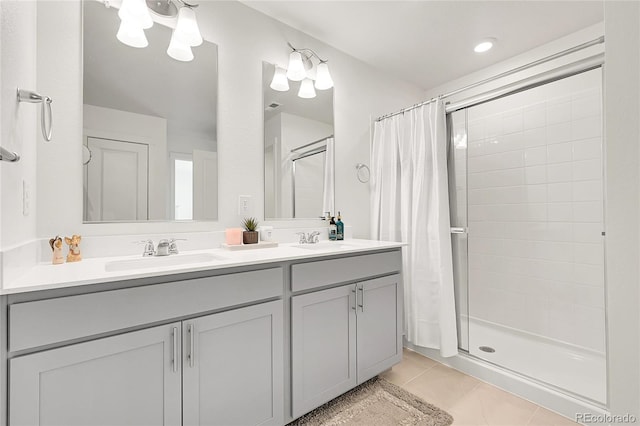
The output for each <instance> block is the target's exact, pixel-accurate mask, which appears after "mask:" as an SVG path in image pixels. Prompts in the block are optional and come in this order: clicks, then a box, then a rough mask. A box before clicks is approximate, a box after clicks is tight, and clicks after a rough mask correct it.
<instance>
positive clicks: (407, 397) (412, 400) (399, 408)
mask: <svg viewBox="0 0 640 426" xmlns="http://www.w3.org/2000/svg"><path fill="white" fill-rule="evenodd" d="M451 423H453V417H451V415H450V414H449V413H447V412H446V411H444V410H441V409H439V408H438V407H435V406H433V405H431V404H429V403H428V402H425V401H423V400H422V399H420V398H418V397H417V396H415V395H413V394H411V393H409V392H407V391H406V390H404V389H402V388H400V387H398V386H396V385H394V384H393V383H389V382H388V381H386V380H384V379H382V378H379V377H374V378H373V379H371V380H369V381H367V382H364V383H363V384H361V385H360V386H358V387H356V388H354V389H352V390H350V391H349V392H347V393H345V394H344V395H341V396H339V397H337V398H336V399H333V400H331V401H329V402H327V403H326V404H324V405H322V406H320V407H318V408H316V409H315V410H313V411H311V412H310V413H307V414H305V415H304V416H302V417H300V418H299V419H297V420H294V421H293V422H291V423H289V425H288V426H338V425H342V426H449V425H450V424H451Z"/></svg>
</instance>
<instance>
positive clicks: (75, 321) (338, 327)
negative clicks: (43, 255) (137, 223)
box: [2, 240, 403, 426]
mask: <svg viewBox="0 0 640 426" xmlns="http://www.w3.org/2000/svg"><path fill="white" fill-rule="evenodd" d="M345 243H347V242H345ZM400 247H401V244H397V243H384V242H377V241H364V240H353V242H351V241H350V242H349V243H348V244H335V245H332V244H329V243H325V244H324V245H321V246H320V245H319V246H317V247H302V246H297V245H284V246H280V247H277V248H271V249H261V250H254V251H252V252H251V253H249V252H233V253H231V252H222V251H221V250H212V251H211V253H210V255H211V256H209V257H204V256H202V254H200V256H201V258H198V259H197V260H203V261H201V262H199V263H189V264H187V265H181V264H180V263H179V262H176V261H175V260H174V261H173V263H174V264H172V265H169V266H166V267H165V266H162V265H161V263H160V261H158V262H156V263H155V264H153V265H154V266H153V269H147V270H145V269H144V268H138V269H133V268H129V269H126V268H125V270H118V269H119V268H115V269H116V270H112V269H110V268H108V267H107V265H113V264H114V263H113V262H116V261H119V262H122V261H127V260H134V259H123V260H117V259H116V260H114V259H106V260H105V259H88V260H86V261H83V262H85V264H84V265H83V266H80V265H61V266H59V267H58V268H59V269H52V268H54V267H52V266H50V265H41V266H38V267H37V268H41V270H40V271H34V272H33V273H32V275H31V276H27V277H25V278H24V279H23V281H22V282H21V283H16V285H15V286H14V287H13V288H4V289H3V295H2V317H3V319H4V320H6V321H2V324H3V326H2V339H3V345H2V347H3V348H7V351H6V352H3V353H2V362H3V364H4V367H5V369H4V371H5V372H6V374H3V383H2V386H3V389H4V390H6V393H5V395H6V398H3V404H6V407H5V408H6V410H3V411H4V412H7V413H8V414H7V417H8V420H7V422H8V424H9V425H36V424H64V425H83V426H87V425H92V424H110V425H140V424H157V425H159V424H167V425H181V424H184V425H215V424H219V425H258V424H260V425H283V424H286V423H287V422H289V421H291V420H292V419H294V418H297V417H299V416H301V415H303V414H305V413H307V412H309V411H311V410H313V409H314V408H316V407H318V406H320V405H322V404H323V403H325V402H327V401H329V400H330V399H332V398H334V397H336V396H338V395H340V394H342V393H344V392H346V391H348V390H349V389H351V388H353V387H355V386H356V385H357V384H359V383H362V382H363V381H366V380H368V379H369V378H371V377H373V376H375V375H377V374H379V373H380V372H382V371H384V370H386V369H388V368H390V367H391V366H392V365H394V364H396V363H398V362H399V361H400V359H401V355H402V342H401V329H402V327H401V324H402V300H403V296H402V279H401V270H402V256H401V248H400ZM194 255H197V254H193V253H190V254H184V255H183V254H181V255H178V256H185V257H184V258H185V259H187V257H186V256H194ZM189 259H191V258H189ZM100 264H101V265H102V267H103V269H102V271H101V272H100V273H96V274H95V276H94V275H91V274H89V273H86V274H82V277H83V278H82V279H78V277H79V276H80V275H79V274H78V271H80V270H81V269H82V268H85V269H87V268H92V267H93V268H97V267H98V265H100ZM135 265H137V264H135ZM143 265H144V264H143ZM158 265H160V266H158ZM63 268H67V269H68V271H64V270H63ZM47 270H48V271H50V272H52V274H49V276H48V278H47V280H48V282H46V283H43V282H42V281H41V282H37V281H38V280H37V279H36V277H37V275H38V274H41V275H43V276H44V275H46V271H47ZM105 270H110V272H104V271H105ZM65 273H67V275H68V277H67V278H68V281H66V282H63V281H62V279H63V278H64V275H65ZM56 274H58V275H56ZM52 275H56V276H55V277H52ZM73 277H75V278H76V280H75V281H74V280H73ZM47 280H45V281H47ZM29 282H31V283H32V285H28V283H29Z"/></svg>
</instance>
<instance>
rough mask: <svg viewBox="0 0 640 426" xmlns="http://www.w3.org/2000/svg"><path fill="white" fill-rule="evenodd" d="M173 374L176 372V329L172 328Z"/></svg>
mask: <svg viewBox="0 0 640 426" xmlns="http://www.w3.org/2000/svg"><path fill="white" fill-rule="evenodd" d="M172 349H173V359H172V364H173V372H174V373H176V372H177V371H178V327H173V348H172Z"/></svg>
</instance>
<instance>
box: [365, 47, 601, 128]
mask: <svg viewBox="0 0 640 426" xmlns="http://www.w3.org/2000/svg"><path fill="white" fill-rule="evenodd" d="M602 43H604V36H600V37H598V38H596V39H593V40H591V41H588V42H586V43H582V44H579V45H577V46H574V47H571V48H569V49H566V50H563V51H561V52H558V53H554V54H553V55H549V56H546V57H544V58H542V59H538V60H537V61H533V62H529V63H528V64H525V65H521V66H519V67H516V68H513V69H510V70H508V71H505V72H503V73H500V74H498V75H494V76H492V77H489V78H485V79H484V80H481V81H478V82H475V83H472V84H469V85H467V86H464V87H461V88H459V89H456V90H453V91H451V92H448V93H445V94H444V95H440V96H437V97H435V98H431V99H429V100H426V101H423V102H420V103H417V104H415V105H412V106H410V107H407V108H403V109H401V110H400V111H396V112H392V113H390V114H386V115H382V116H380V117H378V118H376V119H375V120H374V121H382V120H386V119H387V118H390V117H393V116H396V115H399V114H404V113H405V112H406V111H411V110H412V109H415V108H419V107H421V106H423V105H427V104H430V103H431V102H434V101H436V100H437V99H443V98H448V97H450V96H453V95H457V94H458V93H460V92H464V91H465V90H469V89H473V88H475V87H478V86H481V85H483V84H486V83H490V82H492V81H495V80H498V79H500V78H504V77H508V76H510V75H512V74H515V73H518V72H520V71H524V70H527V69H529V68H533V67H535V66H538V65H541V64H544V63H546V62H549V61H553V60H554V59H558V58H561V57H563V56H566V55H569V54H571V53H575V52H578V51H580V50H583V49H586V48H588V47H591V46H595V45H597V44H602Z"/></svg>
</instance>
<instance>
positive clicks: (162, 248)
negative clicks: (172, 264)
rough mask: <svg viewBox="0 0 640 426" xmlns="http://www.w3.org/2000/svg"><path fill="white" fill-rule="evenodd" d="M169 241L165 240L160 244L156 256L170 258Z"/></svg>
mask: <svg viewBox="0 0 640 426" xmlns="http://www.w3.org/2000/svg"><path fill="white" fill-rule="evenodd" d="M169 254H170V253H169V240H167V239H163V240H160V241H159V242H158V248H157V251H156V256H169Z"/></svg>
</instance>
